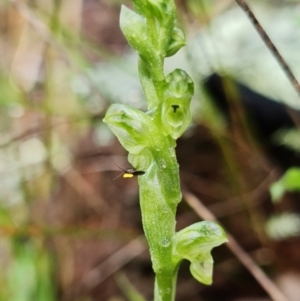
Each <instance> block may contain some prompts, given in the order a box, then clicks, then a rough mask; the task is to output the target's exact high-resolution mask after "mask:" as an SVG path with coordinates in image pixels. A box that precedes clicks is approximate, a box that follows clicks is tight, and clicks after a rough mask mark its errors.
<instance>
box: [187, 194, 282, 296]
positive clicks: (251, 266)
mask: <svg viewBox="0 0 300 301" xmlns="http://www.w3.org/2000/svg"><path fill="white" fill-rule="evenodd" d="M183 195H184V199H185V201H186V202H187V203H188V204H189V205H190V206H191V207H192V208H193V209H194V211H195V212H196V213H197V214H198V215H199V216H200V217H201V218H202V219H205V220H211V221H217V219H216V217H215V216H214V215H213V214H212V212H210V211H209V210H208V209H207V207H205V206H204V205H203V204H202V203H201V201H200V200H199V199H198V198H197V197H195V196H194V195H193V194H191V193H189V192H184V194H183ZM218 223H219V222H218ZM226 236H227V238H228V243H227V244H226V245H227V247H228V248H229V249H230V251H231V252H232V253H233V254H234V255H235V256H236V257H237V259H238V260H239V261H240V262H241V263H242V264H243V265H244V267H245V268H246V269H247V270H248V271H249V272H250V273H251V274H252V275H253V277H254V278H255V279H256V280H257V281H258V283H260V285H261V286H262V287H263V288H264V290H265V291H266V292H267V293H268V294H269V296H270V297H271V298H272V299H273V300H274V301H288V299H287V297H286V296H284V295H283V293H282V292H281V291H280V290H279V289H278V287H277V286H276V284H275V283H274V282H273V281H272V280H271V279H270V278H269V277H268V276H267V275H266V274H265V273H264V272H263V271H262V270H261V269H260V268H259V267H258V266H257V264H256V263H255V262H254V260H253V259H252V258H251V257H250V256H249V255H248V254H247V253H246V252H245V251H244V250H243V249H242V247H241V246H240V245H239V243H238V242H237V241H236V239H235V238H234V237H233V236H232V235H231V234H230V233H229V232H228V231H227V230H226Z"/></svg>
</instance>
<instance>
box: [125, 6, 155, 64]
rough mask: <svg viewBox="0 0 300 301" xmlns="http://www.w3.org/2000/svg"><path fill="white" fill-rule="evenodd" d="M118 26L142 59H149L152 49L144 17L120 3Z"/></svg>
mask: <svg viewBox="0 0 300 301" xmlns="http://www.w3.org/2000/svg"><path fill="white" fill-rule="evenodd" d="M120 27H121V30H122V32H123V34H124V36H125V37H126V39H127V41H128V43H129V44H130V46H131V47H132V48H133V49H134V50H135V51H137V52H138V53H139V54H140V55H141V56H142V57H143V58H144V59H151V57H152V56H153V52H154V49H153V45H152V41H151V37H150V35H149V31H148V27H147V22H146V19H145V18H144V17H143V16H141V15H139V14H137V13H135V12H134V11H132V10H131V9H129V8H127V7H126V6H124V5H122V8H121V14H120Z"/></svg>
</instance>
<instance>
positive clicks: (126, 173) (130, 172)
mask: <svg viewBox="0 0 300 301" xmlns="http://www.w3.org/2000/svg"><path fill="white" fill-rule="evenodd" d="M115 165H116V166H117V167H118V168H120V169H121V170H122V171H123V172H122V173H121V174H119V175H118V176H117V177H115V178H114V179H113V180H116V179H117V178H119V177H120V176H122V175H123V178H133V177H137V176H142V175H144V174H145V171H142V170H136V169H135V168H133V167H132V168H126V169H123V168H121V167H120V166H118V165H117V164H115Z"/></svg>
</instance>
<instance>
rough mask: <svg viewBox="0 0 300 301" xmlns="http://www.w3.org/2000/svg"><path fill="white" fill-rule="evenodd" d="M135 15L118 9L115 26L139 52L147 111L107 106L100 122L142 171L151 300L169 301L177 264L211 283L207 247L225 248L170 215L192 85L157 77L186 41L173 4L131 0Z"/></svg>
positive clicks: (181, 74)
mask: <svg viewBox="0 0 300 301" xmlns="http://www.w3.org/2000/svg"><path fill="white" fill-rule="evenodd" d="M133 5H134V9H135V11H133V10H131V9H128V8H127V7H125V6H123V7H122V9H121V16H120V25H121V29H122V32H123V34H124V35H125V37H126V39H127V40H128V42H129V44H130V45H131V47H132V48H133V49H134V50H135V51H136V52H137V53H138V56H139V62H138V68H139V75H140V81H141V84H142V87H143V91H144V94H145V97H146V100H147V103H148V111H147V112H142V111H140V110H137V109H135V108H133V107H131V106H128V105H123V104H114V105H112V106H110V107H109V108H108V110H107V113H106V116H105V119H104V122H106V123H107V125H108V126H109V128H110V129H111V130H112V131H113V133H114V134H115V135H116V136H117V138H118V139H119V141H120V143H121V144H122V145H123V147H124V148H125V149H126V150H127V151H128V152H129V155H128V161H129V162H130V163H131V164H132V166H134V167H135V168H138V169H139V170H140V171H143V172H144V173H140V175H139V176H138V182H139V187H140V206H141V212H142V221H143V227H144V231H145V235H146V238H147V240H148V243H149V247H150V254H151V260H152V264H153V270H154V272H155V275H156V279H155V289H154V300H155V301H172V300H174V298H175V286H176V279H177V272H178V268H179V265H180V263H181V261H182V260H183V259H188V260H189V261H190V262H191V266H190V270H191V273H192V275H193V276H194V277H195V278H196V279H197V280H198V281H200V282H202V283H205V284H210V283H211V282H212V268H213V259H212V256H211V254H210V252H211V249H212V248H214V247H216V246H218V245H220V244H222V243H224V242H225V241H226V236H225V233H224V231H223V229H222V228H221V227H220V226H219V225H218V224H216V223H214V222H209V221H203V222H199V223H196V224H193V225H191V226H189V227H187V228H185V229H183V230H181V231H179V232H177V233H176V231H175V225H176V220H175V215H176V208H177V205H178V203H179V202H180V201H181V198H182V195H181V191H180V182H179V166H178V163H177V160H176V155H175V146H176V139H178V138H179V137H180V136H181V135H182V133H183V132H184V131H185V130H186V128H187V127H188V125H189V123H190V121H191V112H190V102H191V98H192V96H193V93H194V84H193V81H192V79H191V78H190V76H189V75H188V74H187V73H186V72H185V71H183V70H180V69H176V70H174V71H173V72H171V73H170V74H168V75H167V76H165V74H164V69H163V67H164V59H165V58H166V57H168V56H172V55H174V54H175V53H176V52H177V51H178V50H179V49H180V48H181V47H183V46H184V45H185V44H186V41H185V35H184V33H183V31H182V29H181V28H180V27H179V25H178V22H177V17H176V7H175V4H174V2H173V0H133Z"/></svg>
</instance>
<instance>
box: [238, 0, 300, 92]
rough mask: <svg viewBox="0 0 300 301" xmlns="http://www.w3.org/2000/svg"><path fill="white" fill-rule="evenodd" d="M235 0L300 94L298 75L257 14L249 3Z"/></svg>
mask: <svg viewBox="0 0 300 301" xmlns="http://www.w3.org/2000/svg"><path fill="white" fill-rule="evenodd" d="M235 2H236V3H237V4H238V5H239V6H240V7H241V8H242V10H243V11H244V12H245V13H246V14H247V15H248V17H249V19H250V21H251V22H252V24H253V25H254V27H255V28H256V30H257V31H258V33H259V35H260V36H261V38H262V40H263V41H264V43H265V44H266V45H267V47H268V48H269V50H270V51H271V53H272V54H273V55H274V57H275V58H276V59H277V61H278V63H279V64H280V66H281V68H282V69H283V71H284V72H285V74H286V75H287V78H288V79H289V80H290V82H291V83H292V85H293V87H294V88H295V90H296V91H297V93H298V95H299V96H300V84H299V82H298V80H297V79H296V77H295V76H294V74H293V72H292V70H291V69H290V67H289V66H288V64H287V63H286V62H285V60H284V58H283V57H282V56H281V54H280V53H279V51H278V49H277V48H276V46H275V45H274V44H273V42H272V41H271V39H270V38H269V36H268V34H267V33H266V32H265V30H264V29H263V28H262V26H261V25H260V23H259V22H258V20H257V19H256V17H255V15H254V14H253V12H252V10H251V9H250V7H249V6H248V4H247V3H246V2H245V1H244V0H235Z"/></svg>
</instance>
